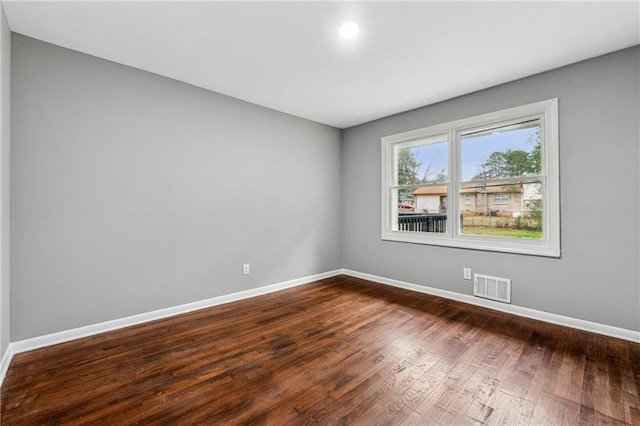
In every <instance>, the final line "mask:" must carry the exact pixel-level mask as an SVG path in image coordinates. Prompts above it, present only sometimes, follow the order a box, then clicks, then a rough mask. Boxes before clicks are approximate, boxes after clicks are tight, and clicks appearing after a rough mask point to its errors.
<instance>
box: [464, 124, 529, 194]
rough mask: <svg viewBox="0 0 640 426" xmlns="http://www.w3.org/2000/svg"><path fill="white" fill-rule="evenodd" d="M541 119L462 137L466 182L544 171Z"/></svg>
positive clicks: (466, 134) (475, 132)
mask: <svg viewBox="0 0 640 426" xmlns="http://www.w3.org/2000/svg"><path fill="white" fill-rule="evenodd" d="M540 145H541V139H540V123H539V120H535V121H527V122H524V123H519V124H511V125H508V126H503V127H495V128H492V129H489V130H482V131H472V132H466V133H464V134H463V135H462V138H461V149H462V158H461V163H462V173H461V179H462V181H463V182H468V181H481V180H491V179H501V178H509V177H516V176H535V175H539V174H540V173H541V146H540Z"/></svg>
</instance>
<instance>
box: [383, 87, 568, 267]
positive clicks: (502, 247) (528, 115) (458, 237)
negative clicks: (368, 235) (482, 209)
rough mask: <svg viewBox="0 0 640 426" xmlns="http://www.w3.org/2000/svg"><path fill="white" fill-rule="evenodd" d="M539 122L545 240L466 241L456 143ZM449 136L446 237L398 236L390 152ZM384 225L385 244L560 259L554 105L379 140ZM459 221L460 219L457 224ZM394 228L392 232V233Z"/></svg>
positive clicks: (468, 237) (402, 233)
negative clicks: (469, 134)
mask: <svg viewBox="0 0 640 426" xmlns="http://www.w3.org/2000/svg"><path fill="white" fill-rule="evenodd" d="M532 119H539V120H540V132H541V137H542V146H541V155H542V158H541V163H542V167H541V168H542V170H541V176H542V180H543V182H542V185H543V191H542V193H543V211H542V214H543V216H542V217H543V223H542V235H543V238H542V239H540V240H537V239H525V238H498V237H486V236H478V235H464V234H462V233H461V230H460V226H459V222H460V221H459V217H460V212H461V211H462V210H463V209H462V207H463V205H462V204H461V202H460V197H459V195H458V194H459V193H460V191H459V182H460V181H461V178H460V173H461V172H460V170H461V160H460V156H461V150H460V144H461V143H460V141H461V137H462V134H463V133H464V132H465V131H469V130H471V129H478V128H482V127H486V128H487V129H489V128H492V127H495V126H502V125H507V124H510V123H517V122H521V121H525V120H532ZM442 134H447V140H448V168H447V170H448V173H449V179H448V181H447V182H446V183H444V184H445V185H447V189H448V190H447V194H448V200H449V206H448V208H447V232H446V233H431V232H410V231H398V230H397V222H398V213H397V208H394V201H395V200H393V199H392V198H393V194H394V174H395V173H397V171H396V164H395V155H394V149H395V147H396V146H398V145H407V144H410V143H411V142H412V141H418V140H421V139H426V138H430V137H434V136H437V135H442ZM381 142H382V203H381V207H382V223H381V225H382V226H381V237H382V239H383V240H388V241H399V242H407V243H417V244H428V245H437V246H445V247H459V248H464V249H476V250H486V251H497V252H507V253H518V254H530V255H537V256H548V257H560V170H559V147H558V99H557V98H554V99H548V100H545V101H541V102H536V103H532V104H528V105H523V106H519V107H515V108H510V109H506V110H502V111H497V112H492V113H488V114H482V115H478V116H475V117H470V118H465V119H462V120H456V121H452V122H448V123H443V124H438V125H435V126H429V127H425V128H422V129H417V130H412V131H408V132H403V133H399V134H395V135H390V136H385V137H383V138H382V141H381ZM456 218H458V219H456ZM394 227H395V229H394Z"/></svg>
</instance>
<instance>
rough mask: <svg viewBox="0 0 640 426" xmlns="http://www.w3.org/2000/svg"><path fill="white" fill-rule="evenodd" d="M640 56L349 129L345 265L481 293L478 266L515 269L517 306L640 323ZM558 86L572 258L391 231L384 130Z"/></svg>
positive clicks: (564, 238) (634, 326)
mask: <svg viewBox="0 0 640 426" xmlns="http://www.w3.org/2000/svg"><path fill="white" fill-rule="evenodd" d="M639 57H640V47H635V48H632V49H627V50H624V51H620V52H616V53H613V54H610V55H606V56H603V57H599V58H595V59H592V60H588V61H585V62H582V63H578V64H574V65H571V66H568V67H564V68H560V69H557V70H553V71H550V72H547V73H543V74H539V75H536V76H533V77H530V78H526V79H523V80H519V81H516V82H512V83H509V84H505V85H501V86H498V87H495V88H491V89H488V90H484V91H481V92H477V93H473V94H469V95H466V96H463V97H460V98H456V99H452V100H449V101H447V102H443V103H439V104H435V105H431V106H427V107H424V108H421V109H417V110H413V111H409V112H406V113H403V114H399V115H395V116H391V117H387V118H384V119H381V120H377V121H374V122H371V123H368V124H364V125H361V126H357V127H353V128H350V129H347V130H345V131H344V132H343V144H342V183H343V186H342V188H343V192H342V203H343V205H344V208H343V212H344V213H343V222H342V226H343V233H342V250H343V265H344V267H345V268H348V269H352V270H356V271H361V272H366V273H370V274H375V275H379V276H383V277H388V278H393V279H397V280H403V281H408V282H412V283H416V284H421V285H427V286H431V287H436V288H441V289H445V290H449V291H454V292H458V293H463V294H472V282H471V281H464V280H463V279H462V268H463V267H470V268H472V269H473V271H474V272H477V273H485V274H489V275H496V276H501V277H507V278H511V279H512V280H513V288H512V292H513V293H512V303H513V304H515V305H519V306H524V307H529V308H533V309H538V310H541V311H548V312H552V313H555V314H560V315H566V316H569V317H573V318H579V319H584V320H589V321H595V322H598V323H603V324H607V325H611V326H616V327H623V328H626V329H630V330H640V317H639V316H640V288H639V287H640V284H639V282H640V277H639V276H638V259H639V258H640V248H639V239H638V235H639V229H638V228H639V222H640V214H639V211H638V210H639V205H640V204H639V199H638V194H639V188H638V187H639V176H638V154H639V152H638V141H639V140H640V135H639V121H638V120H639V115H640V108H639V105H638V104H639V96H638V94H639V93H640V90H639V89H640V88H639V76H640V70H639V62H640V61H639ZM554 97H557V98H559V120H560V123H559V127H560V135H559V136H560V157H561V158H560V179H561V185H560V186H561V188H560V189H561V245H562V258H561V259H551V258H543V257H533V256H522V255H513V254H500V253H492V252H483V251H473V250H462V249H455V248H441V247H435V246H424V245H415V244H406V243H397V242H387V241H381V239H380V197H381V195H380V180H381V178H380V138H381V137H383V136H387V135H391V134H395V133H399V132H404V131H408V130H413V129H417V128H421V127H425V126H429V125H434V124H438V123H443V122H447V121H451V120H456V119H461V118H465V117H470V116H474V115H478V114H482V113H487V112H492V111H498V110H501V109H505V108H509V107H514V106H518V105H524V104H528V103H531V102H535V101H540V100H544V99H548V98H554Z"/></svg>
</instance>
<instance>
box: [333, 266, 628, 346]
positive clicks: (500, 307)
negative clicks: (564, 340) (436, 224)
mask: <svg viewBox="0 0 640 426" xmlns="http://www.w3.org/2000/svg"><path fill="white" fill-rule="evenodd" d="M342 273H343V274H344V275H349V276H352V277H356V278H362V279H365V280H368V281H373V282H376V283H379V284H385V285H389V286H393V287H398V288H403V289H406V290H412V291H416V292H419V293H425V294H430V295H433V296H440V297H444V298H446V299H452V300H456V301H458V302H464V303H469V304H471V305H476V306H482V307H484V308H489V309H494V310H496V311H501V312H506V313H509V314H514V315H518V316H521V317H526V318H531V319H535V320H538V321H544V322H548V323H551V324H557V325H562V326H565V327H570V328H575V329H578V330H583V331H590V332H592V333H597V334H602V335H605V336H609V337H615V338H618V339H623V340H628V341H631V342H636V343H640V332H638V331H633V330H627V329H625V328H619V327H613V326H610V325H605V324H600V323H596V322H591V321H585V320H581V319H577V318H571V317H566V316H563V315H557V314H552V313H549V312H543V311H538V310H536V309H531V308H524V307H522V306H517V305H508V304H504V303H499V302H494V301H492V300H488V299H482V298H478V297H474V296H470V295H466V294H460V293H455V292H453V291H447V290H441V289H438V288H433V287H428V286H423V285H419V284H413V283H408V282H405V281H399V280H394V279H391V278H385V277H380V276H377V275H371V274H365V273H363V272H357V271H352V270H349V269H343V270H342Z"/></svg>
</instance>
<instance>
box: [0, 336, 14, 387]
mask: <svg viewBox="0 0 640 426" xmlns="http://www.w3.org/2000/svg"><path fill="white" fill-rule="evenodd" d="M12 358H13V348H12V347H11V343H9V346H8V347H7V350H6V351H5V352H4V354H3V355H2V361H0V386H2V382H4V376H6V375H7V370H9V364H11V359H12Z"/></svg>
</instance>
